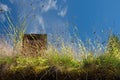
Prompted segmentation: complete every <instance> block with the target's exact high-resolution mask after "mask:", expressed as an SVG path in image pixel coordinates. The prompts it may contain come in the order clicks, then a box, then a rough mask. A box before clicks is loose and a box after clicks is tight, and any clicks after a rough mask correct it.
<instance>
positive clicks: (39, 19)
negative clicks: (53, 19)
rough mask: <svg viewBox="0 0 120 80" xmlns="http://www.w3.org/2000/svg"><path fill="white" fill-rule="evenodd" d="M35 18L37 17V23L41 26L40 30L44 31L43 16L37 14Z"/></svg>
mask: <svg viewBox="0 0 120 80" xmlns="http://www.w3.org/2000/svg"><path fill="white" fill-rule="evenodd" d="M37 18H38V21H39V24H40V25H41V27H42V32H43V33H45V24H44V20H43V17H41V16H38V17H37Z"/></svg>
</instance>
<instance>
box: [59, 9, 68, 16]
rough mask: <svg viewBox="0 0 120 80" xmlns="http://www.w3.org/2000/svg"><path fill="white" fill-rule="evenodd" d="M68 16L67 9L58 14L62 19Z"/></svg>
mask: <svg viewBox="0 0 120 80" xmlns="http://www.w3.org/2000/svg"><path fill="white" fill-rule="evenodd" d="M66 14H67V7H65V8H63V9H62V10H60V12H58V15H59V16H61V17H64V16H65V15H66Z"/></svg>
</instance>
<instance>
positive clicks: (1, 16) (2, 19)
mask: <svg viewBox="0 0 120 80" xmlns="http://www.w3.org/2000/svg"><path fill="white" fill-rule="evenodd" d="M4 21H5V15H4V14H0V22H4Z"/></svg>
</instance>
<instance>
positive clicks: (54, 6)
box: [42, 0, 57, 12]
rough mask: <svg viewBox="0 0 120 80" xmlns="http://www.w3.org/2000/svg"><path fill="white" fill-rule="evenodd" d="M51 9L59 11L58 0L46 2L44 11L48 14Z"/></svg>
mask: <svg viewBox="0 0 120 80" xmlns="http://www.w3.org/2000/svg"><path fill="white" fill-rule="evenodd" d="M50 9H57V0H46V1H45V2H44V3H43V7H42V11H43V12H47V11H49V10H50Z"/></svg>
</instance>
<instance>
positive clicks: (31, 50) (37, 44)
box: [22, 34, 47, 56]
mask: <svg viewBox="0 0 120 80" xmlns="http://www.w3.org/2000/svg"><path fill="white" fill-rule="evenodd" d="M46 48H47V34H24V37H23V50H22V51H23V54H24V55H34V56H37V55H43V52H44V50H45V49H46Z"/></svg>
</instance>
